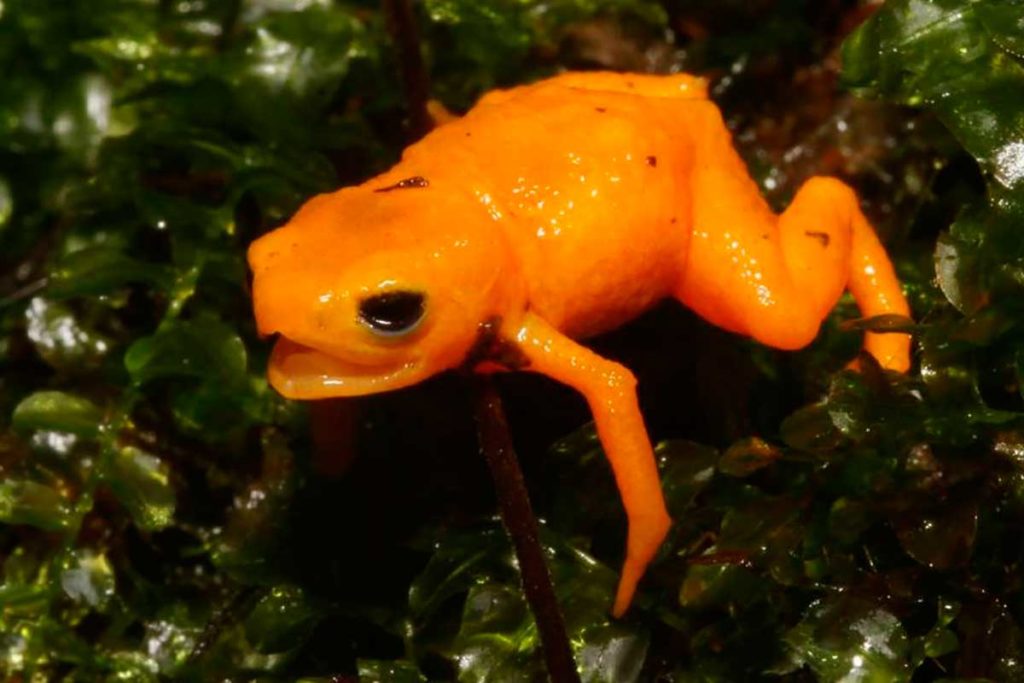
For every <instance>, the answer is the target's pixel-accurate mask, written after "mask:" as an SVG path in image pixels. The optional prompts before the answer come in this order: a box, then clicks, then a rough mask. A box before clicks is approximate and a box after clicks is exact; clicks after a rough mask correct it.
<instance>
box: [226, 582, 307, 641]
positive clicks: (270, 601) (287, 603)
mask: <svg viewBox="0 0 1024 683" xmlns="http://www.w3.org/2000/svg"><path fill="white" fill-rule="evenodd" d="M321 616H322V614H321V611H320V610H319V609H317V608H316V606H315V605H314V604H313V603H312V601H311V600H310V599H309V597H308V596H306V594H305V592H304V591H303V590H302V589H301V588H298V587H296V586H275V587H274V588H272V589H271V590H270V591H269V592H268V593H267V594H266V595H264V596H263V598H261V599H260V601H259V602H257V603H256V606H255V607H254V608H253V610H252V612H250V613H249V616H248V617H247V618H246V620H245V637H246V638H247V639H248V641H249V642H250V643H252V645H253V647H255V648H256V650H257V651H258V652H264V653H268V652H285V651H287V650H290V649H292V648H294V647H297V646H299V645H301V644H302V642H303V641H304V640H305V639H306V638H307V637H308V636H309V634H310V632H312V630H313V628H314V627H315V626H316V624H317V622H318V621H319V619H320V618H321Z"/></svg>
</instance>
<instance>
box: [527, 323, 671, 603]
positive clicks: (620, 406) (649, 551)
mask: <svg viewBox="0 0 1024 683" xmlns="http://www.w3.org/2000/svg"><path fill="white" fill-rule="evenodd" d="M515 342H516V345H517V346H518V347H519V349H520V351H521V352H522V353H523V355H524V356H526V358H527V359H528V360H529V362H530V364H529V366H528V368H527V369H528V370H530V371H532V372H538V373H541V374H544V375H547V376H549V377H551V378H552V379H555V380H557V381H559V382H562V383H564V384H567V385H569V386H571V387H573V388H574V389H576V390H577V391H579V392H580V393H581V394H583V396H584V398H586V399H587V403H588V404H589V406H590V410H591V412H592V413H593V416H594V423H595V425H596V427H597V435H598V437H599V438H600V440H601V445H602V446H603V447H604V451H605V454H606V455H607V456H608V460H609V461H610V462H611V466H612V470H613V472H614V474H615V481H616V483H617V485H618V487H619V492H620V494H621V495H622V501H623V504H624V506H625V508H626V514H627V516H628V518H629V535H628V540H627V547H626V560H625V562H624V565H623V568H622V576H621V578H620V579H619V587H618V590H617V592H616V596H615V605H614V607H613V609H612V613H613V614H615V615H616V616H620V615H621V614H622V613H623V612H625V611H626V608H627V607H629V603H630V602H631V601H632V598H633V594H634V592H635V591H636V586H637V582H638V581H639V580H640V577H641V576H643V573H644V570H645V569H646V568H647V565H648V564H650V562H651V560H652V559H653V558H654V555H655V553H656V552H657V550H658V547H659V546H660V545H661V542H662V540H663V539H664V538H665V534H667V533H668V528H669V526H670V524H671V521H670V520H669V516H668V512H667V511H666V509H665V501H664V499H663V497H662V492H661V483H660V481H659V478H658V470H657V467H656V466H655V460H654V451H653V449H652V448H651V442H650V439H649V438H648V436H647V430H646V428H645V427H644V421H643V416H642V415H641V414H640V407H639V405H638V404H637V399H636V389H635V386H636V381H635V380H634V378H633V375H632V374H631V373H630V372H629V370H627V369H626V368H624V367H622V366H621V365H619V364H617V363H613V362H611V361H609V360H605V359H604V358H601V357H600V356H598V355H597V354H595V353H594V352H592V351H590V350H589V349H587V348H585V347H583V346H580V345H579V344H577V343H576V342H574V341H572V340H571V339H569V338H568V337H566V336H564V335H563V334H561V333H560V332H559V331H558V330H555V329H554V328H552V327H551V326H550V325H548V324H547V323H546V322H545V321H543V320H541V319H540V318H538V317H537V316H535V315H533V314H527V316H526V318H525V320H524V323H523V325H522V326H521V327H520V329H519V330H518V331H517V333H516V338H515Z"/></svg>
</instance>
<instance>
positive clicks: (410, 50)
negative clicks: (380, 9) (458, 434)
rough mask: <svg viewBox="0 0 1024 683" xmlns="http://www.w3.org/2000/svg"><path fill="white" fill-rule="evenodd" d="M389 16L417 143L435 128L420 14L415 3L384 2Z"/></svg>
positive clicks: (405, 0) (411, 129)
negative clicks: (419, 27) (418, 22)
mask: <svg viewBox="0 0 1024 683" xmlns="http://www.w3.org/2000/svg"><path fill="white" fill-rule="evenodd" d="M382 2H383V6H384V14H385V16H386V17H387V22H388V32H389V33H390V34H391V40H392V42H394V45H395V52H396V53H397V56H398V68H399V71H400V73H401V78H402V89H403V90H404V92H405V104H406V106H407V107H408V108H409V137H410V140H409V141H410V142H415V141H416V140H419V139H420V138H421V137H423V136H424V135H426V134H427V133H428V132H429V131H430V129H431V128H432V127H433V125H434V124H433V121H432V120H431V118H430V113H429V112H428V111H427V98H429V97H430V77H429V76H428V75H427V68H426V66H425V65H424V63H423V52H422V51H421V50H420V39H419V33H418V31H417V30H416V15H415V14H414V13H413V11H412V2H411V0H382Z"/></svg>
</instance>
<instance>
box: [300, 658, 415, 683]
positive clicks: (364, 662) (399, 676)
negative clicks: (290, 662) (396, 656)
mask: <svg viewBox="0 0 1024 683" xmlns="http://www.w3.org/2000/svg"><path fill="white" fill-rule="evenodd" d="M357 666H358V668H359V680H360V681H379V682H380V683H421V682H423V681H426V680H427V679H426V678H424V677H423V674H421V673H420V670H419V669H418V668H416V665H415V664H413V663H412V662H403V661H399V660H374V659H360V660H359V661H358V662H357ZM309 683H313V682H312V681H309Z"/></svg>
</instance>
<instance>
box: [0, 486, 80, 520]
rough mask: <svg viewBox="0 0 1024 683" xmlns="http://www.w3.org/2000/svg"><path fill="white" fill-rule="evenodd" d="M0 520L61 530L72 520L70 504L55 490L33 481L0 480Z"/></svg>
mask: <svg viewBox="0 0 1024 683" xmlns="http://www.w3.org/2000/svg"><path fill="white" fill-rule="evenodd" d="M0 521H3V522H5V523H7V524H27V525H29V526H34V527H37V528H39V529H44V530H46V531H64V530H66V529H69V528H70V527H71V524H72V522H73V517H72V511H71V506H70V504H69V502H68V500H67V498H66V497H65V496H64V495H63V494H62V493H61V492H60V491H58V490H56V489H54V488H52V487H50V486H46V485H44V484H37V483H36V482H34V481H25V480H18V479H7V480H5V481H0Z"/></svg>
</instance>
